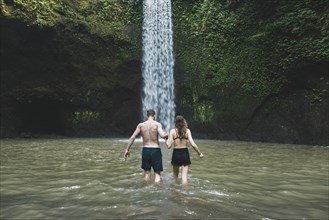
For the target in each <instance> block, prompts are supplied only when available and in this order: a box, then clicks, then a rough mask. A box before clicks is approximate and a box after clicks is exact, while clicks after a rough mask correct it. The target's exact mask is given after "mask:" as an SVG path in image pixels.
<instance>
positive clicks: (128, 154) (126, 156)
mask: <svg viewBox="0 0 329 220" xmlns="http://www.w3.org/2000/svg"><path fill="white" fill-rule="evenodd" d="M129 156H130V152H129V150H125V154H124V158H125V160H127V159H128V157H129Z"/></svg>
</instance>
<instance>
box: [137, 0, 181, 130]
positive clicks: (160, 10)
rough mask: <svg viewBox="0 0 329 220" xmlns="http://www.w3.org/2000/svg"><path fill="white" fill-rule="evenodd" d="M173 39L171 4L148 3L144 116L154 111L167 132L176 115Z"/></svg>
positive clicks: (166, 0) (145, 5)
mask: <svg viewBox="0 0 329 220" xmlns="http://www.w3.org/2000/svg"><path fill="white" fill-rule="evenodd" d="M172 35H173V31H172V21H171V1H170V0H144V3H143V63H142V72H143V91H142V105H143V109H142V115H143V116H145V114H146V110H147V109H150V108H152V109H154V110H155V112H156V120H157V121H159V122H161V123H162V125H163V129H164V130H165V131H167V132H168V131H169V129H170V128H171V127H172V124H173V120H174V115H175V95H174V77H173V72H174V56H173V36H172Z"/></svg>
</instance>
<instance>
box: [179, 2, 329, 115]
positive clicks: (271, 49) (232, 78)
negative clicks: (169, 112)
mask: <svg viewBox="0 0 329 220" xmlns="http://www.w3.org/2000/svg"><path fill="white" fill-rule="evenodd" d="M328 14H329V8H328V5H327V4H326V1H324V0H319V1H312V0H304V1H298V0H277V1H262V0H251V1H237V0H231V1H216V0H203V1H201V0H200V1H193V2H191V3H187V2H186V1H179V2H174V15H175V16H174V22H175V30H174V33H175V41H174V42H175V43H176V63H178V64H179V65H180V67H182V68H183V69H184V72H185V73H186V75H187V80H186V82H185V83H184V84H185V85H184V86H183V87H182V89H181V90H180V89H178V90H179V91H190V96H188V95H182V96H180V97H179V100H180V104H181V105H182V109H193V111H194V112H193V115H194V117H195V118H197V117H199V118H202V117H203V116H202V115H203V114H202V111H200V110H199V109H202V108H203V106H204V100H207V103H210V104H209V106H212V107H211V108H209V111H212V112H220V109H219V108H222V107H223V106H222V105H221V104H220V102H221V100H222V99H221V97H233V96H235V97H239V96H240V97H244V96H250V97H256V98H257V97H259V98H262V97H266V96H268V95H269V94H275V93H277V92H279V91H280V88H281V87H283V86H284V85H285V84H286V83H289V80H290V74H293V73H294V70H295V69H298V68H303V66H305V65H310V64H313V63H317V62H323V61H325V60H327V61H328V60H329V37H328V36H329V33H328V29H329V28H328V23H329V22H328ZM186 85H188V87H190V90H187V89H186V88H185V87H186ZM178 86H179V85H178ZM312 94H313V95H308V97H309V98H311V99H312V100H318V101H320V100H322V99H320V98H319V97H320V96H319V94H318V93H317V95H315V96H314V94H315V93H314V91H313V92H312ZM196 115H197V117H196Z"/></svg>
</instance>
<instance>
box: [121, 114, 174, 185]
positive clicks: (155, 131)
mask: <svg viewBox="0 0 329 220" xmlns="http://www.w3.org/2000/svg"><path fill="white" fill-rule="evenodd" d="M147 117H148V119H147V120H146V121H144V122H142V123H139V124H138V125H137V127H136V130H135V131H134V133H133V134H132V136H131V137H130V139H129V142H128V144H127V148H126V150H125V153H124V157H125V159H127V158H128V157H129V155H130V151H129V150H130V147H131V146H132V144H133V143H134V141H135V139H136V137H137V136H138V135H139V134H141V135H142V138H143V151H142V169H143V170H144V171H145V173H144V180H145V181H148V180H150V177H151V167H152V168H153V170H154V173H155V180H154V181H155V182H156V183H158V182H160V180H161V176H160V173H161V171H163V167H162V153H161V149H160V143H159V139H158V135H160V137H162V138H163V139H167V138H168V134H167V133H166V132H164V131H163V130H162V125H161V124H160V123H159V122H157V121H155V111H154V110H153V109H149V110H147Z"/></svg>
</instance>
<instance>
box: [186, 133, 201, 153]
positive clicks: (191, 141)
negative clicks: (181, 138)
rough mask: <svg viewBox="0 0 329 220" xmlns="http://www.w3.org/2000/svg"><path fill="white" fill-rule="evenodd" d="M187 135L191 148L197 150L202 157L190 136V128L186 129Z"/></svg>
mask: <svg viewBox="0 0 329 220" xmlns="http://www.w3.org/2000/svg"><path fill="white" fill-rule="evenodd" d="M187 136H188V140H189V142H190V143H191V145H192V147H193V149H194V150H195V151H196V152H197V154H198V155H199V156H200V157H203V154H202V153H201V151H200V149H199V148H198V146H197V145H196V144H195V142H194V140H193V138H192V133H191V130H190V129H187Z"/></svg>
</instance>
